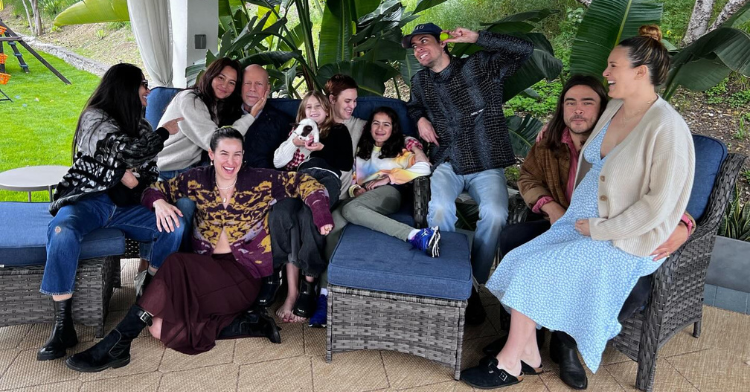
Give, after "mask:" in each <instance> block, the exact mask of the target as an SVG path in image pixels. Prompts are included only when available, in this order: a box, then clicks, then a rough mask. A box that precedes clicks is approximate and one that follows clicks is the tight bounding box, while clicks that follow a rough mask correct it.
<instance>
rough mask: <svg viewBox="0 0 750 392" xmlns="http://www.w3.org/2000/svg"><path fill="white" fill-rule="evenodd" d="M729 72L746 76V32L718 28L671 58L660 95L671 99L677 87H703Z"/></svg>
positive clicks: (749, 38)
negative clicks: (663, 89)
mask: <svg viewBox="0 0 750 392" xmlns="http://www.w3.org/2000/svg"><path fill="white" fill-rule="evenodd" d="M730 71H735V72H737V73H740V74H742V75H745V76H750V35H748V34H747V33H745V32H744V31H742V30H737V29H734V28H729V27H721V28H718V29H716V30H714V31H712V32H710V33H708V34H706V35H704V36H702V37H700V38H698V39H697V40H696V41H695V42H693V43H692V44H690V45H689V46H687V47H685V48H683V49H682V50H680V51H679V52H678V53H677V54H676V55H675V56H674V57H673V58H672V66H671V69H670V72H669V77H668V78H667V83H666V85H665V92H664V98H665V99H667V100H668V99H669V98H671V97H672V95H674V93H675V91H676V90H677V87H678V86H684V87H686V88H689V89H691V90H697V91H703V90H707V89H709V88H711V87H713V86H715V85H717V84H718V83H719V82H721V80H723V79H724V78H725V77H726V76H727V75H729V73H730Z"/></svg>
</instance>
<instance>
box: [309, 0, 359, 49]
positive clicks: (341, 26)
mask: <svg viewBox="0 0 750 392" xmlns="http://www.w3.org/2000/svg"><path fill="white" fill-rule="evenodd" d="M354 20H356V11H355V9H354V2H353V0H341V1H327V2H326V8H325V10H324V11H323V21H322V22H321V25H320V41H319V42H320V45H319V46H318V64H328V63H336V62H339V61H349V60H351V58H352V53H353V46H352V44H351V43H350V42H349V39H350V38H351V36H352V35H353V34H354V32H355V27H356V25H355V22H354Z"/></svg>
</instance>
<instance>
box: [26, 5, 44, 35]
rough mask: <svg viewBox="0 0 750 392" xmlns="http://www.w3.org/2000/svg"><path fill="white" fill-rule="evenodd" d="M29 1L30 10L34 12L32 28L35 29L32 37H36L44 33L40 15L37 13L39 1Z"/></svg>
mask: <svg viewBox="0 0 750 392" xmlns="http://www.w3.org/2000/svg"><path fill="white" fill-rule="evenodd" d="M29 1H30V2H31V10H32V11H33V12H34V26H35V27H36V32H35V33H34V35H36V36H37V37H38V36H40V35H42V33H43V32H44V28H43V27H42V14H40V13H39V0H29Z"/></svg>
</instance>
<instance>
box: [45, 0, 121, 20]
mask: <svg viewBox="0 0 750 392" xmlns="http://www.w3.org/2000/svg"><path fill="white" fill-rule="evenodd" d="M129 20H130V15H128V2H127V0H86V1H79V2H77V3H75V4H73V5H71V6H70V7H68V8H66V9H65V10H63V12H61V13H59V14H58V15H57V17H55V20H54V22H53V23H54V24H55V26H67V25H74V24H87V23H102V22H127V21H129Z"/></svg>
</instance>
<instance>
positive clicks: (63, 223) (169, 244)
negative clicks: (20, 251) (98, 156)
mask: <svg viewBox="0 0 750 392" xmlns="http://www.w3.org/2000/svg"><path fill="white" fill-rule="evenodd" d="M99 228H113V229H119V230H121V231H122V232H123V233H124V234H125V236H126V237H128V238H132V239H134V240H136V241H141V242H152V244H153V245H152V247H151V248H150V254H148V255H146V256H148V258H147V260H149V261H150V263H151V265H152V266H154V267H157V268H158V267H159V266H161V264H162V263H163V262H164V259H166V258H167V256H168V255H170V254H171V253H174V252H176V251H177V249H178V248H179V246H180V241H181V239H182V233H183V230H184V228H185V225H184V222H182V221H181V222H180V227H178V228H175V231H173V232H171V233H168V232H166V231H161V232H160V231H159V230H158V229H157V228H156V215H155V214H154V212H153V211H149V210H148V209H147V208H146V207H144V206H141V205H133V206H127V207H119V206H117V205H115V204H114V203H113V202H112V200H110V198H109V196H107V195H106V194H100V195H97V196H92V197H89V198H85V199H82V200H79V201H77V202H76V203H75V204H72V205H68V206H65V207H63V208H61V209H60V211H58V212H57V215H56V216H55V217H54V218H52V221H50V223H49V227H48V229H47V264H46V265H45V266H44V276H43V277H42V287H41V289H40V291H41V292H42V293H43V294H48V295H62V294H71V293H73V290H74V287H73V286H74V284H75V277H76V269H77V268H78V258H79V256H80V254H81V241H83V237H84V236H86V234H88V233H90V232H92V231H94V230H96V229H99Z"/></svg>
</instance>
